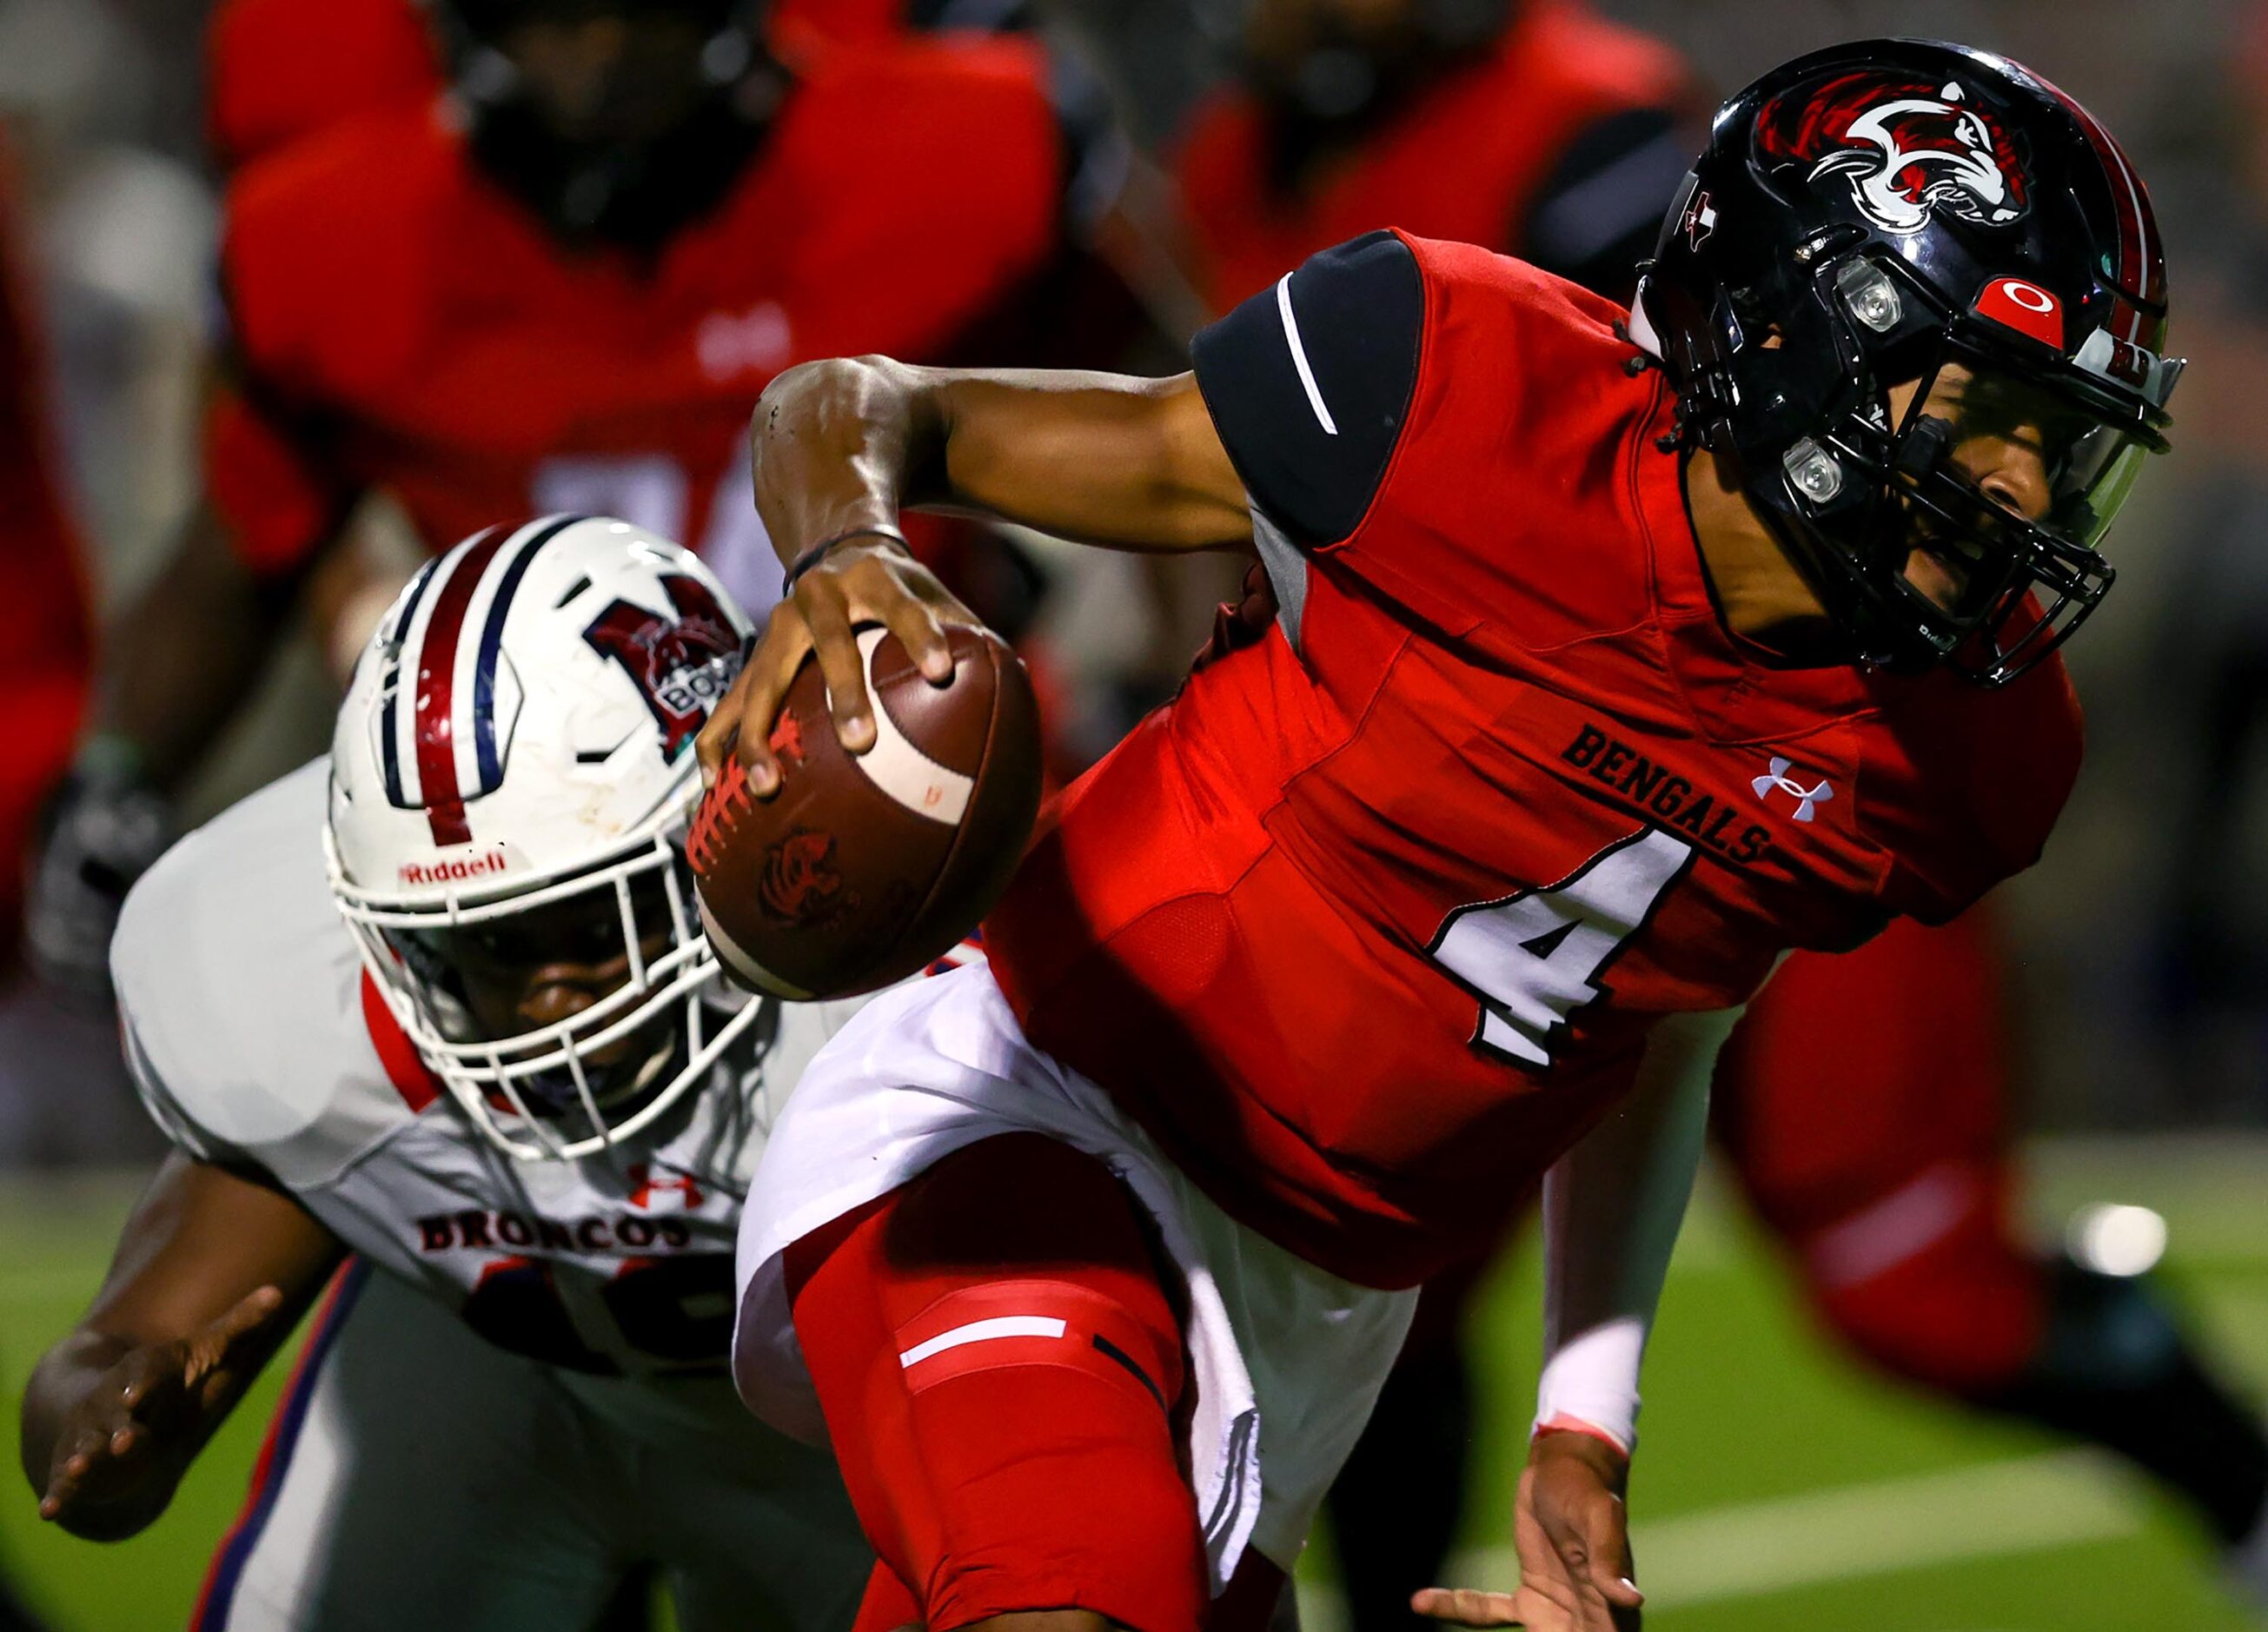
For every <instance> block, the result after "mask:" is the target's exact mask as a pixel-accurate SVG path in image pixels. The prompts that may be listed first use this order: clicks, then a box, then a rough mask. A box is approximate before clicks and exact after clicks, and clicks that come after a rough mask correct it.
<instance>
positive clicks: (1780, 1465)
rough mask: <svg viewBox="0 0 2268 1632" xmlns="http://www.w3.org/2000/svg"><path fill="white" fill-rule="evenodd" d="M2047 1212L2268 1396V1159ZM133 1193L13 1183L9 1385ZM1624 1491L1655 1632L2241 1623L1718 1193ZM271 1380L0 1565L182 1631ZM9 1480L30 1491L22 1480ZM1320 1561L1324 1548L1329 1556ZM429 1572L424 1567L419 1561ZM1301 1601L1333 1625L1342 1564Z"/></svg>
mask: <svg viewBox="0 0 2268 1632" xmlns="http://www.w3.org/2000/svg"><path fill="white" fill-rule="evenodd" d="M2038 1165H2039V1168H2040V1179H2039V1184H2038V1186H2037V1190H2038V1195H2037V1196H2036V1210H2037V1211H2038V1212H2039V1213H2040V1215H2041V1216H2042V1217H2060V1216H2061V1215H2062V1214H2063V1213H2064V1212H2065V1211H2066V1210H2067V1209H2068V1208H2069V1206H2071V1205H2072V1204H2074V1203H2076V1202H2080V1201H2083V1200H2088V1199H2103V1198H2107V1199H2115V1200H2120V1201H2133V1202H2145V1203H2147V1204H2149V1205H2151V1206H2154V1207H2156V1208H2158V1209H2160V1210H2161V1211H2163V1212H2164V1213H2165V1214H2166V1215H2167V1217H2168V1218H2169V1221H2170V1223H2171V1224H2172V1226H2173V1244H2174V1251H2173V1259H2172V1268H2173V1276H2174V1279H2175V1281H2176V1284H2177V1285H2178V1286H2179V1287H2180V1288H2181V1289H2182V1290H2183V1292H2184V1293H2185V1294H2186V1295H2187V1297H2188V1298H2189V1299H2190V1300H2191V1304H2192V1306H2193V1307H2194V1308H2195V1310H2196V1312H2197V1313H2198V1316H2199V1318H2200V1320H2202V1321H2203V1322H2204V1323H2205V1326H2206V1327H2208V1328H2209V1329H2210V1330H2211V1332H2212V1333H2213V1335H2214V1336H2215V1337H2216V1338H2217V1339H2218V1340H2219V1342H2220V1343H2221V1345H2222V1347H2223V1350H2224V1352H2225V1353H2226V1354H2227V1355H2228V1356H2229V1358H2230V1360H2231V1362H2232V1364H2234V1365H2235V1366H2236V1367H2237V1368H2238V1369H2239V1370H2240V1371H2242V1374H2243V1375H2244V1377H2245V1378H2247V1379H2248V1381H2249V1382H2250V1385H2251V1386H2253V1387H2255V1388H2256V1390H2257V1391H2259V1392H2260V1393H2263V1394H2264V1395H2268V1182H2264V1180H2268V1146H2263V1145H2260V1144H2257V1143H2235V1144H2232V1143H2228V1142H2226V1141H2216V1142H2213V1143H2198V1144H2191V1145H2151V1146H2144V1147H2137V1146H2133V1145H2131V1144H2130V1145H2126V1146H2114V1145H2107V1144H2106V1145H2100V1146H2093V1145H2089V1146H2071V1145H2066V1146H2058V1147H2057V1148H2055V1149H2053V1150H2047V1151H2044V1152H2043V1154H2042V1156H2041V1158H2040V1161H2039V1164H2038ZM130 1192H131V1187H130V1186H124V1185H122V1184H120V1183H119V1182H117V1181H115V1180H88V1181H85V1182H83V1183H78V1184H74V1185H63V1186H58V1185H54V1184H42V1185H37V1186H26V1185H20V1184H18V1185H12V1186H11V1185H0V1374H4V1377H5V1379H6V1382H7V1385H8V1388H7V1393H8V1395H9V1409H8V1412H7V1420H8V1422H10V1424H11V1430H10V1431H11V1447H10V1452H11V1453H10V1457H9V1463H10V1466H11V1467H13V1465H14V1462H15V1460H16V1458H15V1456H14V1447H13V1444H12V1435H13V1422H14V1418H15V1412H14V1393H15V1388H16V1386H17V1385H18V1384H19V1383H20V1381H21V1379H22V1377H23V1375H24V1372H25V1371H26V1368H27V1367H28V1366H29V1365H30V1364H31V1362H32V1361H33V1358H34V1357H35V1356H37V1355H38V1353H39V1351H40V1349H41V1348H42V1347H43V1346H44V1345H45V1344H46V1342H48V1339H49V1338H50V1337H51V1336H52V1335H53V1334H55V1332H57V1331H59V1330H61V1329H62V1328H63V1326H64V1325H65V1324H67V1323H68V1322H69V1321H70V1319H71V1318H72V1317H73V1316H74V1315H75V1314H76V1312H77V1309H78V1307H79V1305H80V1304H81V1303H82V1302H83V1301H84V1298H85V1292H86V1290H87V1289H89V1288H90V1287H91V1286H92V1283H93V1281H94V1279H95V1277H96V1276H97V1275H98V1274H99V1271H100V1268H101V1265H102V1262H103V1260H104V1257H105V1255H106V1253H107V1250H108V1245H109V1240H110V1238H111V1234H112V1231H114V1228H115V1225H116V1221H117V1219H118V1217H119V1216H120V1214H121V1213H122V1210H123V1209H124V1207H125V1205H126V1203H127V1202H128V1200H129V1198H130ZM1534 1301H1535V1274H1534V1269H1533V1266H1532V1264H1530V1263H1528V1262H1527V1261H1521V1262H1519V1263H1516V1264H1514V1265H1513V1266H1512V1267H1510V1268H1508V1269H1507V1271H1506V1275H1504V1277H1503V1279H1502V1280H1501V1281H1500V1283H1499V1284H1498V1285H1497V1286H1496V1288H1495V1289H1494V1290H1493V1293H1492V1295H1491V1299H1490V1301H1489V1303H1488V1305H1487V1307H1486V1309H1485V1310H1484V1319H1483V1320H1481V1321H1480V1322H1479V1324H1478V1329H1477V1330H1476V1334H1475V1336H1476V1342H1479V1343H1480V1344H1481V1347H1482V1349H1483V1350H1484V1353H1485V1354H1486V1355H1487V1356H1489V1362H1488V1365H1487V1368H1486V1369H1487V1373H1488V1378H1489V1393H1488V1396H1487V1401H1488V1410H1489V1413H1490V1415H1489V1417H1488V1419H1487V1426H1488V1429H1489V1430H1490V1443H1491V1444H1492V1445H1498V1446H1501V1447H1505V1448H1506V1449H1505V1450H1504V1451H1503V1452H1500V1459H1499V1460H1498V1461H1497V1462H1496V1464H1495V1465H1494V1466H1492V1467H1491V1468H1490V1469H1488V1470H1487V1472H1486V1474H1485V1475H1484V1480H1483V1481H1482V1487H1481V1489H1480V1490H1479V1491H1477V1492H1476V1502H1475V1506H1474V1511H1473V1514H1472V1531H1471V1534H1470V1536H1469V1541H1470V1543H1471V1545H1472V1547H1473V1549H1474V1550H1473V1553H1472V1555H1471V1556H1470V1558H1469V1561H1468V1562H1469V1574H1470V1576H1471V1577H1474V1578H1475V1579H1476V1580H1480V1581H1484V1582H1485V1581H1489V1580H1492V1579H1493V1580H1504V1579H1506V1578H1507V1576H1508V1571H1507V1569H1506V1564H1505V1562H1504V1557H1503V1555H1502V1554H1500V1553H1499V1552H1496V1551H1495V1550H1493V1547H1492V1543H1493V1542H1494V1541H1495V1540H1497V1539H1498V1538H1499V1537H1501V1536H1502V1535H1504V1534H1505V1533H1506V1525H1507V1515H1508V1511H1509V1496H1510V1490H1511V1484H1512V1475H1511V1467H1512V1462H1511V1460H1510V1458H1511V1456H1512V1455H1513V1453H1514V1452H1516V1448H1517V1447H1518V1446H1519V1445H1520V1443H1521V1431H1522V1426H1523V1424H1524V1422H1525V1420H1526V1414H1527V1410H1528V1391H1529V1389H1530V1386H1531V1384H1532V1377H1533V1371H1534V1363H1533V1358H1532V1356H1533V1353H1534V1349H1535V1337H1534V1323H1533V1316H1532V1314H1531V1311H1532V1309H1533V1306H1534ZM1648 1379H1649V1391H1648V1400H1647V1407H1646V1422H1645V1435H1646V1444H1645V1446H1644V1449H1643V1451H1642V1452H1641V1455H1640V1459H1639V1473H1638V1483H1637V1488H1636V1490H1635V1492H1634V1511H1636V1513H1637V1515H1638V1563H1639V1570H1638V1578H1639V1582H1640V1584H1642V1585H1643V1586H1645V1587H1646V1590H1647V1592H1648V1593H1649V1594H1650V1596H1651V1599H1652V1603H1651V1607H1650V1609H1649V1612H1648V1614H1647V1621H1646V1624H1647V1625H1648V1626H1649V1627H1650V1628H1654V1632H1732V1629H1733V1628H1740V1629H1741V1632H1795V1629H1796V1628H1802V1629H1803V1632H1817V1629H1819V1628H1831V1629H1833V1632H1893V1629H1895V1632H2077V1629H2079V1628H2086V1629H2087V1632H2222V1629H2224V1628H2230V1629H2234V1628H2243V1627H2246V1626H2248V1625H2250V1624H2251V1623H2250V1622H2248V1621H2246V1620H2245V1619H2244V1618H2243V1617H2242V1616H2241V1615H2240V1614H2238V1613H2237V1612H2236V1611H2235V1609H2234V1608H2233V1607H2232V1606H2230V1605H2229V1604H2228V1601H2227V1600H2226V1599H2223V1598H2222V1596H2221V1595H2220V1592H2218V1591H2217V1589H2216V1587H2215V1585H2214V1582H2213V1575H2212V1572H2211V1569H2210V1566H2209V1563H2208V1562H2205V1561H2204V1560H2203V1558H2202V1555H2201V1554H2200V1552H2199V1549H2198V1546H2197V1543H2196V1541H2195V1540H2194V1539H2193V1538H2192V1537H2191V1534H2190V1533H2189V1532H2188V1530H2187V1529H2186V1527H2185V1526H2184V1525H2183V1523H2182V1521H2181V1519H2180V1518H2179V1516H2178V1515H2176V1514H2175V1513H2172V1512H2170V1511H2167V1510H2166V1509H2165V1508H2163V1507H2162V1506H2161V1504H2160V1503H2157V1502H2156V1501H2155V1500H2154V1498H2153V1496H2151V1494H2150V1493H2149V1492H2147V1490H2143V1489H2139V1488H2137V1487H2136V1486H2135V1485H2133V1484H2132V1482H2131V1481H2128V1480H2127V1479H2126V1478H2124V1476H2123V1475H2122V1474H2120V1473H2119V1472H2118V1471H2117V1469H2115V1468H2111V1467H2106V1466H2104V1465H2102V1463H2100V1462H2098V1461H2097V1460H2096V1459H2094V1458H2092V1457H2090V1456H2088V1454H2086V1453H2083V1452H2073V1451H2071V1450H2069V1449H2068V1448H2066V1447H2065V1446H2062V1445H2057V1444H2054V1443H2051V1442H2049V1441H2046V1440H2043V1439H2041V1438H2037V1437H2031V1436H2027V1435H2023V1434H2019V1433H2014V1432H2009V1431H2006V1430H1998V1429H1994V1428H1992V1427H1989V1426H1985V1425H1980V1424H1977V1423H1976V1422H1970V1421H1967V1420H1965V1419H1962V1418H1961V1417H1958V1416H1955V1415H1951V1414H1949V1413H1948V1412H1945V1411H1942V1410H1940V1409H1939V1408H1934V1407H1933V1406H1930V1405H1927V1404H1924V1403H1921V1402H1918V1401H1917V1400H1913V1399H1911V1398H1909V1397H1906V1396H1904V1395H1901V1394H1900V1393H1897V1392H1896V1391H1894V1390H1892V1389H1889V1388H1887V1387H1885V1386H1881V1385H1879V1384H1877V1383H1875V1382H1874V1381H1872V1380H1870V1379H1868V1378H1865V1377H1862V1376H1860V1375H1859V1374H1857V1373H1856V1372H1854V1371H1852V1370H1851V1369H1850V1368H1849V1367H1847V1366H1846V1365H1845V1364H1842V1363H1840V1362H1839V1361H1838V1360H1837V1358H1835V1357H1834V1356H1832V1355H1831V1354H1830V1353H1829V1352H1827V1351H1826V1350H1825V1349H1823V1347H1822V1345H1821V1344H1820V1343H1819V1342H1817V1341H1816V1340H1815V1338H1814V1337H1813V1336H1812V1335H1811V1334H1809V1333H1808V1331H1807V1330H1806V1329H1805V1327H1804V1324H1803V1317H1802V1314H1801V1312H1800V1310H1799V1309H1797V1308H1795V1307H1793V1305H1791V1304H1790V1302H1789V1300H1788V1298H1787V1296H1786V1290H1785V1288H1784V1286H1783V1285H1782V1283H1781V1280H1780V1277H1779V1275H1778V1272H1777V1270H1776V1269H1775V1268H1773V1266H1772V1265H1771V1263H1770V1261H1769V1260H1768V1257H1767V1255H1766V1254H1765V1253H1764V1252H1762V1251H1761V1250H1760V1249H1759V1247H1758V1246H1757V1244H1756V1242H1755V1240H1754V1239H1752V1237H1751V1236H1750V1234H1749V1231H1748V1229H1747V1226H1746V1224H1745V1223H1744V1221H1742V1219H1740V1218H1739V1217H1737V1216H1733V1215H1728V1214H1727V1211H1726V1210H1725V1209H1723V1208H1722V1207H1720V1206H1718V1205H1715V1204H1713V1203H1712V1202H1708V1201H1706V1200H1705V1201H1704V1202H1703V1203H1702V1205H1701V1206H1700V1207H1699V1208H1698V1209H1697V1212H1696V1215H1695V1217H1694V1220H1693V1222H1692V1223H1691V1224H1690V1225H1689V1228H1688V1231H1687V1234H1686V1239H1685V1240H1684V1242H1683V1244H1682V1246H1681V1247H1680V1249H1679V1256H1678V1261H1677V1264H1676V1267H1675V1269H1674V1271H1673V1274H1672V1276H1671V1281H1670V1287H1669V1291H1668V1297H1667V1298H1666V1301H1665V1306H1664V1310H1663V1316H1662V1321H1661V1327H1660V1331H1659V1335H1658V1336H1657V1339H1656V1341H1655V1345H1654V1349H1653V1357H1652V1359H1651V1361H1650V1363H1649V1366H1648ZM278 1380H279V1379H278V1378H277V1377H271V1378H268V1379H265V1381H264V1382H263V1386H262V1388H261V1391H260V1392H259V1393H256V1394H255V1395H254V1398H253V1400H251V1401H250V1403H249V1406H248V1407H247V1409H246V1410H244V1411H242V1412H240V1413H239V1416H238V1419H237V1421H236V1422H233V1423H232V1424H231V1425H230V1427H229V1429H228V1430H227V1431H226V1432H225V1433H224V1434H223V1435H222V1437H220V1438H219V1439H218V1440H217V1442H216V1443H215V1444H214V1445H213V1447H212V1448H211V1450H210V1452H208V1453H207V1455H206V1457H205V1459H204V1460H203V1463H202V1464H201V1465H200V1466H199V1467H198V1468H197V1469H196V1471H195V1473H194V1474H192V1475H191V1477H190V1479H189V1481H188V1483H187V1484H186V1485H184V1487H183V1488H182V1491H181V1495H180V1499H179V1500H178V1501H177V1502H176V1503H174V1506H173V1511H172V1512H170V1513H169V1514H168V1515H167V1516H166V1518H165V1519H164V1520H163V1521H161V1522H160V1523H159V1524H158V1525H157V1526H155V1527H154V1528H153V1529H152V1530H151V1531H150V1532H149V1533H147V1534H145V1535H144V1536H143V1537H141V1538H140V1539H139V1540H136V1541H134V1542H131V1543H129V1544H127V1545H126V1546H123V1547H114V1548H100V1547H89V1546H86V1545H85V1544H82V1543H79V1542H76V1541H73V1540H70V1538H69V1537H66V1536H63V1535H61V1534H59V1533H55V1532H52V1531H49V1530H47V1529H45V1528H44V1527H43V1526H41V1525H40V1523H39V1522H38V1519H37V1518H36V1516H35V1515H34V1513H33V1505H32V1500H31V1498H30V1496H29V1495H28V1494H27V1493H26V1490H25V1488H24V1487H23V1486H22V1485H21V1483H20V1482H11V1484H10V1485H9V1486H8V1487H7V1489H8V1490H9V1491H10V1492H11V1494H9V1495H8V1496H6V1498H5V1499H4V1500H0V1555H4V1559H5V1563H6V1567H7V1569H8V1570H10V1571H11V1574H12V1575H14V1576H15V1577H16V1578H17V1579H18V1581H19V1582H20V1583H21V1584H22V1588H23V1590H24V1592H25V1594H26V1596H27V1597H28V1598H30V1599H32V1600H33V1602H34V1604H35V1605H36V1606H37V1607H39V1608H40V1610H42V1611H43V1612H44V1613H46V1614H48V1616H50V1617H51V1619H52V1621H53V1624H54V1626H55V1628H56V1632H158V1629H160V1628H175V1627H179V1626H181V1625H182V1624H183V1623H184V1622H185V1621H186V1619H187V1615H188V1608H189V1606H190V1605H191V1603H192V1602H193V1601H194V1599H195V1592H196V1587H197V1584H198V1581H199V1579H200V1577H201V1575H202V1572H203V1567H204V1561H205V1558H206V1556H207V1555H208V1553H209V1551H210V1547H211V1545H212V1543H213V1541H214V1540H215V1539H216V1538H217V1536H218V1535H219V1533H221V1531H222V1530H223V1529H224V1528H225V1526H226V1525H228V1524H229V1523H230V1522H231V1520H232V1518H233V1516H234V1513H235V1511H236V1508H237V1506H238V1504H239V1502H240V1500H241V1498H242V1495H243V1491H244V1486H245V1481H246V1477H247V1471H248V1469H249V1467H250V1466H251V1462H252V1459H253V1457H254V1454H255V1453H256V1452H257V1449H258V1442H259V1438H260V1429H261V1423H262V1422H263V1421H264V1418H265V1415H266V1411H267V1408H268V1406H269V1402H270V1401H271V1400H272V1399H273V1397H274V1393H275V1391H276V1387H277V1386H278ZM9 1477H10V1479H11V1481H12V1480H13V1479H14V1475H13V1474H10V1475H9ZM1319 1551H1320V1550H1319ZM404 1562H405V1567H409V1568H414V1567H415V1561H409V1560H405V1561H404ZM1313 1562H1314V1568H1313V1569H1312V1570H1311V1571H1310V1574H1311V1576H1312V1577H1314V1580H1313V1582H1312V1584H1311V1585H1312V1588H1313V1590H1312V1591H1310V1592H1308V1593H1307V1595H1306V1607H1307V1617H1308V1621H1309V1626H1310V1628H1311V1629H1312V1632H1330V1628H1331V1627H1332V1624H1333V1617H1332V1614H1331V1609H1332V1606H1331V1601H1330V1598H1329V1584H1328V1577H1329V1560H1328V1557H1327V1556H1318V1557H1317V1558H1315V1559H1314V1561H1313Z"/></svg>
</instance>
